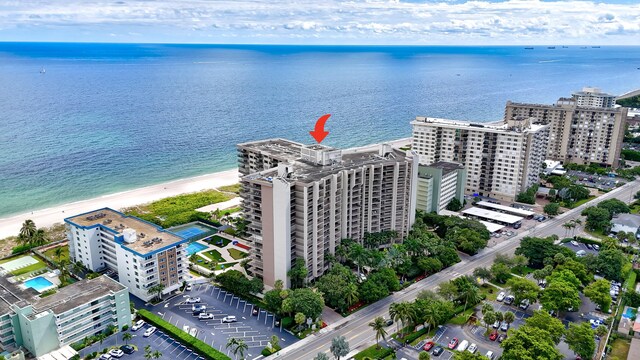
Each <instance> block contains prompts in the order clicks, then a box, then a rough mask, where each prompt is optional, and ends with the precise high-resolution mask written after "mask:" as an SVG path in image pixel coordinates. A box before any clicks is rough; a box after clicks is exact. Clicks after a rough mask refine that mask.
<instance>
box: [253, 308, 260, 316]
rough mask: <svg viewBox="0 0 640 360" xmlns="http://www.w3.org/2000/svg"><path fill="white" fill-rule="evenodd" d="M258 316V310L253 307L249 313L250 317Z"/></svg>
mask: <svg viewBox="0 0 640 360" xmlns="http://www.w3.org/2000/svg"><path fill="white" fill-rule="evenodd" d="M258 314H260V308H258V307H254V308H253V311H251V315H253V316H258Z"/></svg>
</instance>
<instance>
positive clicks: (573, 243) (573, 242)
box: [571, 240, 579, 246]
mask: <svg viewBox="0 0 640 360" xmlns="http://www.w3.org/2000/svg"><path fill="white" fill-rule="evenodd" d="M571 245H573V246H578V245H579V244H578V242H577V241H575V240H571Z"/></svg>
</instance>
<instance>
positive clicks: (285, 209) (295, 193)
mask: <svg viewBox="0 0 640 360" xmlns="http://www.w3.org/2000/svg"><path fill="white" fill-rule="evenodd" d="M284 149H286V150H284ZM238 151H239V162H240V164H239V168H245V169H251V171H254V172H253V173H249V174H247V175H245V176H243V177H242V179H241V185H242V189H241V192H240V196H241V197H242V207H243V211H244V216H245V219H246V220H247V221H248V222H249V224H248V231H249V233H250V234H251V235H252V236H251V242H252V243H253V246H252V254H251V257H252V262H251V270H252V271H253V272H254V273H255V274H256V275H257V276H259V277H261V278H262V279H263V281H264V283H265V285H267V286H273V284H274V283H275V281H276V280H282V281H284V282H285V284H286V283H288V277H287V271H288V270H289V269H290V268H291V266H292V263H293V262H294V261H295V259H303V260H304V261H305V263H306V266H307V268H308V270H309V275H308V279H307V280H312V279H315V278H317V277H319V276H321V275H322V274H323V273H324V272H325V271H326V270H327V269H328V266H329V263H328V262H327V261H326V255H329V254H334V253H335V248H336V246H337V245H338V244H339V242H340V240H341V239H344V238H350V239H354V240H357V241H361V240H362V239H363V237H364V235H365V234H366V233H376V232H382V231H394V232H396V234H397V237H398V239H400V238H402V237H403V236H405V235H406V234H407V233H408V231H409V230H410V228H411V225H412V224H413V221H414V218H415V210H416V209H415V191H416V186H415V182H416V178H417V171H418V168H417V157H414V156H411V155H410V154H407V153H405V152H403V151H400V150H396V149H393V148H392V147H391V146H389V145H384V144H383V145H376V146H369V147H363V148H355V149H347V150H340V149H335V148H330V147H327V146H323V145H319V144H317V145H309V146H305V145H301V144H299V143H295V142H292V141H288V140H283V139H272V140H265V141H257V142H253V143H244V144H239V145H238ZM276 156H280V158H279V159H277V163H275V162H273V161H269V162H267V163H266V165H265V162H264V161H262V160H261V159H265V158H268V159H275V158H276ZM255 159H257V161H253V164H245V162H251V161H252V160H255ZM273 165H276V166H275V167H272V168H268V166H273Z"/></svg>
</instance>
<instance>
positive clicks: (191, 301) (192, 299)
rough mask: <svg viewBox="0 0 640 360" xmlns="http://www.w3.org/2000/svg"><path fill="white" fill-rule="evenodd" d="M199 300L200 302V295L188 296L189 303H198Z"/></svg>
mask: <svg viewBox="0 0 640 360" xmlns="http://www.w3.org/2000/svg"><path fill="white" fill-rule="evenodd" d="M199 302H200V297H192V298H188V299H187V301H186V303H187V304H197V303H199Z"/></svg>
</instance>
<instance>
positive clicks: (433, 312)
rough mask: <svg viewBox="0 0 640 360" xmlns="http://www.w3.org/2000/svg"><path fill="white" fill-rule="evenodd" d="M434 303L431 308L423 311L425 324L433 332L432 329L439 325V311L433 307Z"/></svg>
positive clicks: (427, 307)
mask: <svg viewBox="0 0 640 360" xmlns="http://www.w3.org/2000/svg"><path fill="white" fill-rule="evenodd" d="M433 304H435V303H434V302H430V304H429V306H426V307H425V308H424V309H423V312H422V317H423V319H424V322H426V323H427V324H428V328H427V329H428V330H429V331H431V327H435V326H436V325H438V315H439V314H438V309H437V308H436V307H435V306H433Z"/></svg>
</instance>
